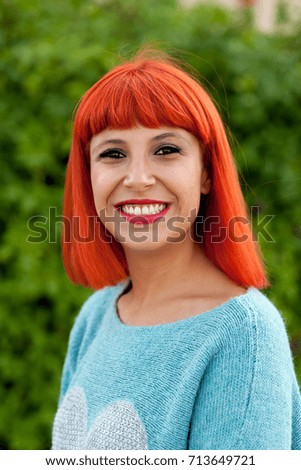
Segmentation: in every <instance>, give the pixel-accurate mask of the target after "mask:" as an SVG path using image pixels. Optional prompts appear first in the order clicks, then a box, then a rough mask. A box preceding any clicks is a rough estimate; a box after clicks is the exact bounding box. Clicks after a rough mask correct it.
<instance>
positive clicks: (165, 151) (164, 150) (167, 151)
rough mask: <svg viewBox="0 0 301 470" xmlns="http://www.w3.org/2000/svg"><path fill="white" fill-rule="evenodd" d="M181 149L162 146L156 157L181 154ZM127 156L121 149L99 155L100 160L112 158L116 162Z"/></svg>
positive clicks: (155, 153) (156, 152)
mask: <svg viewBox="0 0 301 470" xmlns="http://www.w3.org/2000/svg"><path fill="white" fill-rule="evenodd" d="M180 151H181V149H180V148H179V147H177V146H176V145H161V146H160V147H159V148H158V149H157V150H156V151H155V152H154V155H159V156H161V155H172V154H175V153H180ZM125 157H126V155H125V154H124V153H123V152H122V151H121V150H119V149H108V150H105V151H104V152H102V153H101V154H99V155H98V157H97V158H98V160H102V159H105V158H112V159H114V160H121V159H122V158H125Z"/></svg>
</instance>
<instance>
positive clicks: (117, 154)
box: [98, 149, 125, 160]
mask: <svg viewBox="0 0 301 470" xmlns="http://www.w3.org/2000/svg"><path fill="white" fill-rule="evenodd" d="M124 157H125V155H124V153H123V152H121V151H120V150H118V149H109V150H106V151H105V152H102V153H100V154H99V155H98V160H102V159H110V158H112V159H114V160H120V159H121V158H124Z"/></svg>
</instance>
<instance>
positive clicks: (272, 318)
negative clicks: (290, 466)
mask: <svg viewBox="0 0 301 470" xmlns="http://www.w3.org/2000/svg"><path fill="white" fill-rule="evenodd" d="M127 284H128V282H127V281H125V282H121V283H119V284H117V285H115V286H111V287H106V288H103V289H101V290H98V291H96V292H94V293H93V294H92V295H91V296H90V297H89V298H88V300H87V301H86V302H85V303H84V305H83V307H82V309H81V311H80V312H79V314H78V316H77V317H76V320H75V323H74V325H73V328H72V331H71V334H70V338H69V346H68V352H67V355H66V359H65V364H64V368H63V374H62V381H61V392H60V398H59V407H58V411H57V413H56V416H55V419H54V423H53V439H52V448H53V449H94V450H96V449H107V450H114V449H122V450H125V449H127V450H130V449H162V450H163V449H170V450H171V449H172V450H177V449H194V450H198V449H207V450H217V449H228V450H242V449H252V450H253V449H270V450H272V449H301V397H300V390H299V386H298V383H297V379H296V375H295V371H294V364H293V358H292V354H291V350H290V347H289V341H288V336H287V332H286V329H285V326H284V322H283V319H282V316H281V314H280V312H279V311H278V310H277V309H276V307H275V306H274V305H273V304H272V302H271V301H270V300H269V299H268V298H267V297H266V295H264V294H263V293H262V292H261V291H259V290H258V289H256V288H254V287H249V289H248V290H247V291H246V292H245V293H244V294H242V295H239V296H236V297H233V298H231V299H229V300H228V301H226V302H224V303H223V304H222V305H220V306H218V307H216V308H213V309H211V310H209V311H206V312H204V313H200V314H197V315H194V316H190V317H188V318H184V319H182V320H178V321H174V322H171V323H164V324H158V325H150V326H133V325H127V324H125V323H123V322H122V321H121V320H120V318H119V316H118V312H117V307H116V305H117V299H118V297H119V296H120V295H121V294H122V293H123V292H124V291H125V290H126V287H127Z"/></svg>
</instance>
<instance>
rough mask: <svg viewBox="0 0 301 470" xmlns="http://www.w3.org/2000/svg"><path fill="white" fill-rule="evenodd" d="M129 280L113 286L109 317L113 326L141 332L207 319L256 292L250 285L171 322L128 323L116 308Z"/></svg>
mask: <svg viewBox="0 0 301 470" xmlns="http://www.w3.org/2000/svg"><path fill="white" fill-rule="evenodd" d="M130 282H131V280H130V279H127V280H126V281H122V282H120V283H119V284H117V285H116V286H115V288H116V293H115V295H114V296H113V301H112V303H111V308H110V310H111V314H112V315H111V317H112V320H113V323H114V324H115V327H117V328H120V329H123V330H127V331H135V332H137V331H141V332H143V331H144V332H146V331H153V330H156V331H160V330H166V329H171V328H178V327H180V328H181V327H186V326H188V325H190V324H191V323H193V322H196V321H200V319H202V320H203V319H204V321H205V319H207V318H208V317H209V318H212V316H214V315H215V314H218V313H220V312H221V311H222V310H225V309H226V310H229V309H230V310H231V309H233V307H235V306H237V305H239V303H240V301H244V300H246V299H247V298H248V297H250V295H251V294H253V293H255V292H257V290H258V289H257V288H256V287H253V286H250V287H248V288H247V290H246V292H245V293H244V294H240V295H236V296H234V297H231V298H230V299H228V300H226V301H225V302H223V303H222V304H220V305H217V306H216V307H214V308H212V309H209V310H206V311H205V312H202V313H198V314H196V315H192V316H190V317H187V318H182V319H180V320H175V321H172V322H167V323H158V324H156V325H128V324H127V323H124V322H123V321H121V319H120V317H119V314H118V310H117V302H118V299H119V297H121V295H122V294H123V293H124V292H125V291H126V289H127V287H128V286H129V284H130Z"/></svg>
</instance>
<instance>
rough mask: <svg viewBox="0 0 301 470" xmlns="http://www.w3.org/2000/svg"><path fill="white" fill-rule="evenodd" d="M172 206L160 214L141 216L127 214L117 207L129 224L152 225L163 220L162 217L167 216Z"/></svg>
mask: <svg viewBox="0 0 301 470" xmlns="http://www.w3.org/2000/svg"><path fill="white" fill-rule="evenodd" d="M169 207H170V206H166V207H165V209H163V211H161V212H158V214H141V215H135V214H126V213H125V212H123V211H122V210H121V208H120V207H117V210H118V212H119V214H120V215H122V216H123V217H125V219H126V220H127V222H130V223H131V224H144V225H147V224H152V223H153V222H157V221H158V220H160V219H162V217H164V216H165V214H167V212H168V210H169Z"/></svg>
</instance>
